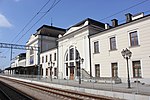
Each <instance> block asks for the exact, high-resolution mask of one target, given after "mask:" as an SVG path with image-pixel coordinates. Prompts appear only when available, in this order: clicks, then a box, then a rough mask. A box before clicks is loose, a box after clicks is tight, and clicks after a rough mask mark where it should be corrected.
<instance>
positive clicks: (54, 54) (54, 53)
mask: <svg viewBox="0 0 150 100" xmlns="http://www.w3.org/2000/svg"><path fill="white" fill-rule="evenodd" d="M54 61H56V53H54Z"/></svg>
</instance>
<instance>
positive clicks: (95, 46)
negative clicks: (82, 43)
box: [94, 41, 99, 53]
mask: <svg viewBox="0 0 150 100" xmlns="http://www.w3.org/2000/svg"><path fill="white" fill-rule="evenodd" d="M94 53H99V42H98V41H96V42H94Z"/></svg>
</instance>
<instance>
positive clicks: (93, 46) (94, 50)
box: [92, 40, 100, 54]
mask: <svg viewBox="0 0 150 100" xmlns="http://www.w3.org/2000/svg"><path fill="white" fill-rule="evenodd" d="M94 42H98V47H99V51H98V52H97V53H100V41H99V40H94V41H92V45H93V46H92V47H93V49H92V50H93V51H92V52H93V54H97V53H95V50H94V49H95V48H94Z"/></svg>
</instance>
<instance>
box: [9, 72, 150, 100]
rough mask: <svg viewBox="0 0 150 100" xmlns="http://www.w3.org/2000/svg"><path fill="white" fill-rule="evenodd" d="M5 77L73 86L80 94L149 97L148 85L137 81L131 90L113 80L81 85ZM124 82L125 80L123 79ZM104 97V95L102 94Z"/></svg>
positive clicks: (92, 81)
mask: <svg viewBox="0 0 150 100" xmlns="http://www.w3.org/2000/svg"><path fill="white" fill-rule="evenodd" d="M7 76H10V77H16V78H22V79H27V80H31V81H39V82H45V83H48V84H57V85H63V86H73V87H77V88H80V92H85V89H89V90H88V92H89V93H92V91H93V90H100V91H106V92H105V93H108V92H111V93H114V92H119V93H128V94H132V95H134V96H135V95H147V96H150V85H149V84H143V83H140V82H139V81H138V80H137V81H135V82H131V88H128V83H127V82H122V83H119V84H115V83H114V82H113V80H112V81H110V82H109V83H105V82H97V81H94V80H84V81H83V80H82V81H81V84H79V80H78V79H76V80H68V79H54V78H53V79H52V80H51V78H43V77H40V79H39V78H38V76H36V75H7ZM125 80H127V79H125ZM149 80H150V79H149ZM95 94H96V93H95ZM104 95H106V94H104ZM123 95H124V94H123ZM114 97H115V95H114ZM131 100H132V99H131ZM134 100H138V99H134ZM148 100H149V99H148Z"/></svg>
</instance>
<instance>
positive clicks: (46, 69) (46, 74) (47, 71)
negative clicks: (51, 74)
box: [46, 68, 48, 76]
mask: <svg viewBox="0 0 150 100" xmlns="http://www.w3.org/2000/svg"><path fill="white" fill-rule="evenodd" d="M46 76H48V68H46Z"/></svg>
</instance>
